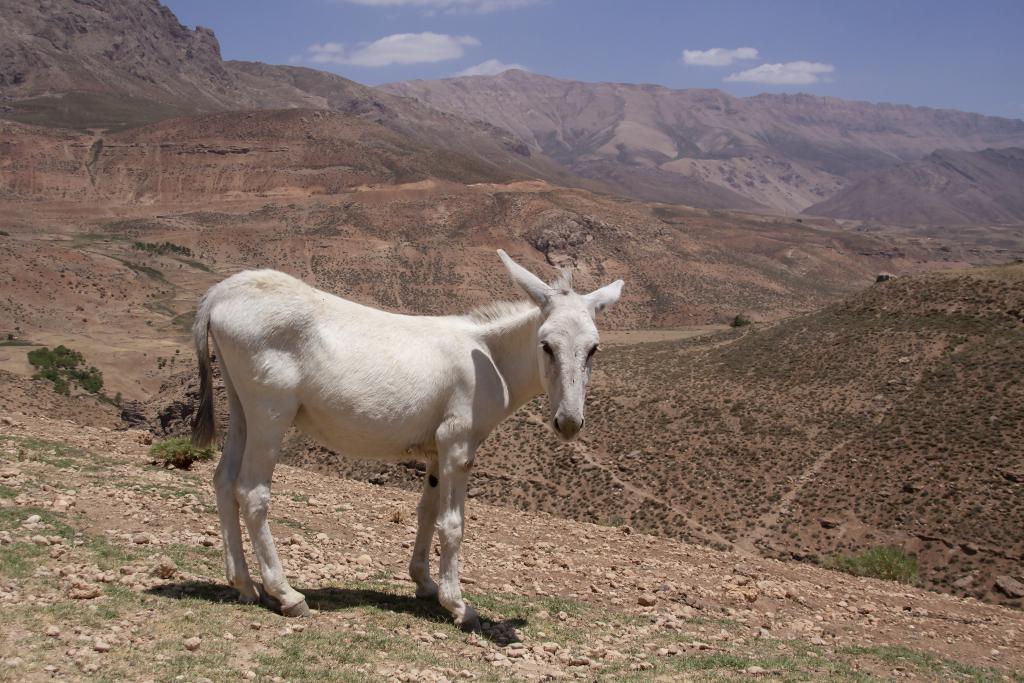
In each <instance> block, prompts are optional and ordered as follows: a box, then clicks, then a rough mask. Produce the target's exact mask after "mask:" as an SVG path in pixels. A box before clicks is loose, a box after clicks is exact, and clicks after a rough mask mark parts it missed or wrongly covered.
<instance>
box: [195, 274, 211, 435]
mask: <svg viewBox="0 0 1024 683" xmlns="http://www.w3.org/2000/svg"><path fill="white" fill-rule="evenodd" d="M211 303H212V302H211V297H210V295H209V293H207V295H206V296H204V297H203V300H202V302H201V303H200V304H199V310H198V311H196V321H195V324H194V325H193V326H192V340H193V342H195V346H196V358H197V359H198V360H199V410H198V411H197V412H196V418H195V420H194V421H193V422H192V444H193V445H195V446H208V445H209V444H210V442H212V441H213V437H214V436H215V435H216V431H217V425H216V423H215V422H214V417H213V370H212V368H211V367H210V336H209V335H210V308H211V305H210V304H211Z"/></svg>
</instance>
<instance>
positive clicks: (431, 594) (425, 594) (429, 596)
mask: <svg viewBox="0 0 1024 683" xmlns="http://www.w3.org/2000/svg"><path fill="white" fill-rule="evenodd" d="M416 597H417V598H418V599H420V600H437V584H436V583H434V582H433V581H431V582H430V583H425V584H423V585H421V586H416Z"/></svg>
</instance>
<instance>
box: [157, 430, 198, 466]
mask: <svg viewBox="0 0 1024 683" xmlns="http://www.w3.org/2000/svg"><path fill="white" fill-rule="evenodd" d="M149 454H150V455H151V456H153V460H154V461H156V462H159V463H162V464H164V465H174V466H175V467H177V468H178V469H182V470H187V469H191V467H192V463H194V462H196V461H199V460H212V459H213V449H212V448H198V447H196V446H193V445H192V442H191V441H190V440H189V439H188V438H187V437H184V436H176V437H174V438H171V439H167V440H166V441H160V442H158V443H155V444H153V445H152V446H150V448H149Z"/></svg>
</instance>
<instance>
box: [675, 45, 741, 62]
mask: <svg viewBox="0 0 1024 683" xmlns="http://www.w3.org/2000/svg"><path fill="white" fill-rule="evenodd" d="M745 59H757V48H753V47H738V48H736V49H735V50H730V49H729V48H725V47H713V48H711V49H710V50H683V63H684V64H690V65H693V66H729V65H730V64H732V63H733V62H739V61H742V60H745Z"/></svg>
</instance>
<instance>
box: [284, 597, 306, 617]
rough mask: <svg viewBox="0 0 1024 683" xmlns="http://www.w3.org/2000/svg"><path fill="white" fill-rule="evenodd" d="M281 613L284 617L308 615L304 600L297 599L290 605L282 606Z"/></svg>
mask: <svg viewBox="0 0 1024 683" xmlns="http://www.w3.org/2000/svg"><path fill="white" fill-rule="evenodd" d="M281 614H283V615H284V616H286V617H308V616H309V606H308V605H307V604H306V601H305V600H299V601H298V602H297V603H295V604H294V605H292V606H291V607H282V608H281Z"/></svg>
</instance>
